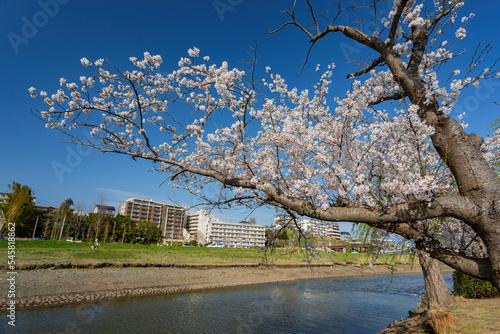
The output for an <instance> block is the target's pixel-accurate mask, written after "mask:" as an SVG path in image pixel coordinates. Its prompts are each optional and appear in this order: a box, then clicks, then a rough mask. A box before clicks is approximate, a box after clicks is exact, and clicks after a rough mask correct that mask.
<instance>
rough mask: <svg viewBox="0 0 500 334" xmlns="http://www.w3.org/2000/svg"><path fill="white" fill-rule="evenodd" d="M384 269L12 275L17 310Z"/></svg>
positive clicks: (0, 289)
mask: <svg viewBox="0 0 500 334" xmlns="http://www.w3.org/2000/svg"><path fill="white" fill-rule="evenodd" d="M418 272H420V268H419V267H418V266H414V267H409V266H403V265H400V266H398V267H397V271H396V273H418ZM390 273H391V270H390V267H388V266H382V265H377V266H374V267H361V266H359V265H358V266H356V265H349V266H333V267H315V268H312V269H311V268H307V267H303V268H279V267H274V268H255V267H250V268H242V267H236V268H231V267H230V268H212V269H206V268H203V269H202V268H200V269H194V268H175V267H173V268H99V269H55V270H50V269H43V270H25V271H19V272H17V274H16V277H15V293H16V298H15V301H16V307H17V308H26V307H28V308H30V307H40V306H49V305H62V304H68V303H75V302H82V301H92V300H98V299H106V298H118V297H124V296H131V295H151V294H162V293H170V292H180V291H192V290H201V289H211V288H219V287H229V286H237V285H247V284H257V283H268V282H281V281H292V280H305V279H319V278H341V277H354V276H369V275H386V274H390ZM0 278H1V280H0V304H1V305H2V310H5V306H6V305H7V303H8V302H9V301H10V300H9V299H7V296H8V289H9V287H10V284H9V282H8V281H7V278H8V275H7V272H5V271H3V272H1V276H0Z"/></svg>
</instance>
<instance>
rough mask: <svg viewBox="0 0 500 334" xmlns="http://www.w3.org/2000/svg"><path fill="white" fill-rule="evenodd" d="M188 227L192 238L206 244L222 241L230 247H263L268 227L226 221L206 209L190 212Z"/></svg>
mask: <svg viewBox="0 0 500 334" xmlns="http://www.w3.org/2000/svg"><path fill="white" fill-rule="evenodd" d="M187 217H188V218H187V224H186V228H187V230H188V231H189V238H190V240H196V241H197V242H199V243H202V244H205V243H208V242H215V241H220V242H222V243H224V245H226V246H228V247H245V248H248V247H263V246H264V245H265V240H266V227H265V226H261V225H256V224H251V223H248V222H239V223H226V222H223V221H222V220H221V219H219V218H217V217H215V216H213V215H210V214H208V212H207V211H205V210H200V211H198V212H190V213H188V216H187Z"/></svg>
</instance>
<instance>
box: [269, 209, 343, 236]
mask: <svg viewBox="0 0 500 334" xmlns="http://www.w3.org/2000/svg"><path fill="white" fill-rule="evenodd" d="M290 220H291V217H290V216H288V215H283V214H278V215H275V216H274V227H275V228H281V227H283V226H285V225H287V224H288V225H287V229H289V230H297V229H298V228H297V225H298V226H299V227H300V229H301V230H302V231H303V232H308V233H310V234H312V235H315V236H319V237H323V238H325V237H333V238H335V239H337V240H340V225H339V224H337V223H332V222H326V221H322V220H318V219H312V218H307V217H304V218H299V219H297V225H296V224H295V222H293V221H290Z"/></svg>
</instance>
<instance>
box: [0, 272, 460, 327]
mask: <svg viewBox="0 0 500 334" xmlns="http://www.w3.org/2000/svg"><path fill="white" fill-rule="evenodd" d="M444 276H445V280H446V282H447V283H448V286H450V287H451V273H445V274H444ZM423 291H424V281H423V278H422V275H420V274H411V275H394V276H393V277H392V282H391V276H390V275H387V276H371V277H358V278H343V279H323V280H312V281H296V282H284V283H269V284H260V285H253V286H246V287H237V288H225V289H216V290H208V291H199V292H188V293H178V294H169V295H161V296H150V297H135V298H126V299H119V300H111V301H101V302H94V303H82V304H78V305H67V306H60V307H51V308H44V309H34V310H24V311H23V310H19V311H17V314H16V315H17V319H16V320H17V321H16V327H15V330H13V328H12V327H11V326H7V322H6V320H5V319H3V320H2V322H1V324H0V332H1V333H353V334H354V333H359V334H369V333H376V332H378V331H380V330H382V329H384V328H386V327H387V325H388V324H389V323H391V322H392V321H393V320H394V319H398V320H400V319H401V317H406V316H407V315H408V311H409V310H410V309H412V308H415V307H416V306H417V305H418V303H419V301H420V297H421V294H422V293H423ZM4 316H5V315H4Z"/></svg>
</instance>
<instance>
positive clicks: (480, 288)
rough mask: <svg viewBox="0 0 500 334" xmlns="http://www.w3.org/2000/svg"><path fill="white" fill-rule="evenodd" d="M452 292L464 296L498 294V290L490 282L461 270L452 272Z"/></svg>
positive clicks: (478, 296) (476, 296) (491, 295)
mask: <svg viewBox="0 0 500 334" xmlns="http://www.w3.org/2000/svg"><path fill="white" fill-rule="evenodd" d="M453 294H454V295H458V296H463V297H465V298H486V297H493V296H499V295H500V292H499V291H498V289H497V288H495V287H494V286H493V285H492V284H491V283H490V282H488V281H484V280H481V279H477V278H473V277H470V276H468V275H466V274H464V273H462V272H459V271H454V272H453Z"/></svg>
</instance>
